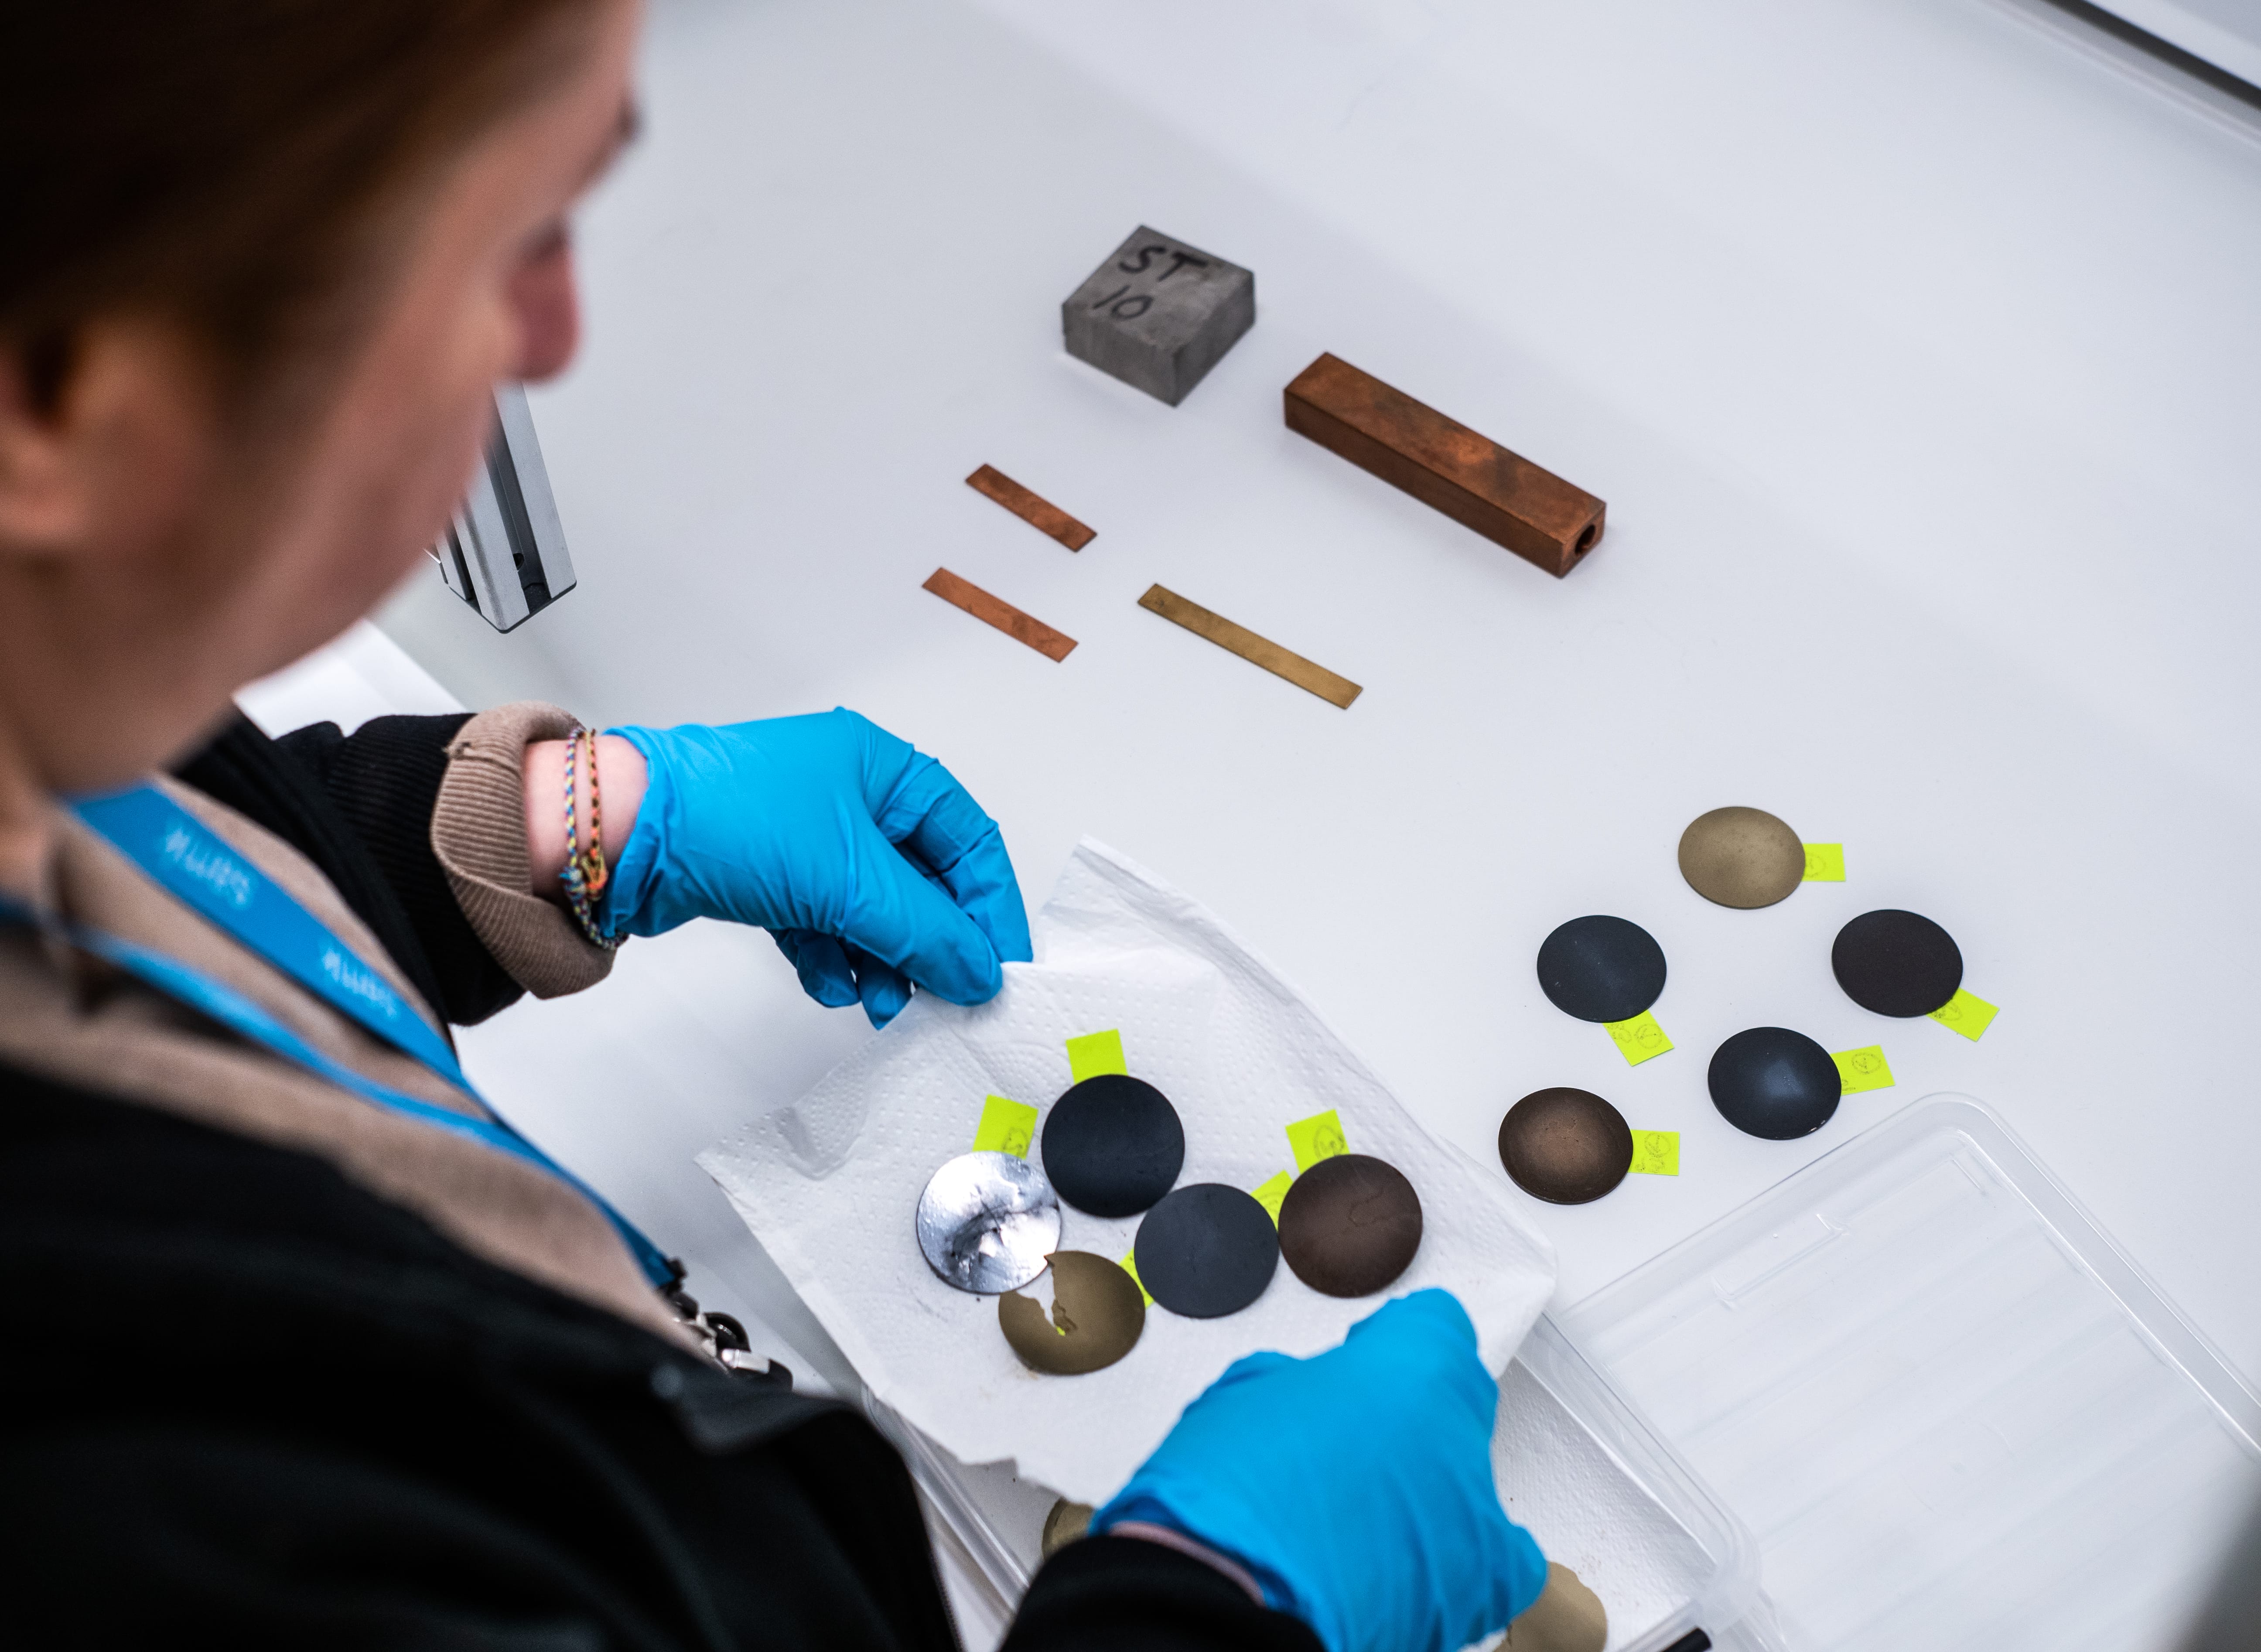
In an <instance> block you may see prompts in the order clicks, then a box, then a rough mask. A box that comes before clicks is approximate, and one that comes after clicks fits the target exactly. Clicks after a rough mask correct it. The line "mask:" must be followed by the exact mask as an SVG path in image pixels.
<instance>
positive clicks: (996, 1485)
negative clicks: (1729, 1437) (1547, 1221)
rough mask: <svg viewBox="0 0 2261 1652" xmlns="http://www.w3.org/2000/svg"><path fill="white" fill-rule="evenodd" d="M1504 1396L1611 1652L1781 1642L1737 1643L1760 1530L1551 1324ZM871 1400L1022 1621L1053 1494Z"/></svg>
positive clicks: (1515, 1462) (1529, 1485) (1516, 1501)
mask: <svg viewBox="0 0 2261 1652" xmlns="http://www.w3.org/2000/svg"><path fill="white" fill-rule="evenodd" d="M1501 1386H1502V1390H1503V1392H1504V1395H1505V1397H1506V1399H1507V1402H1508V1403H1507V1404H1505V1405H1504V1406H1503V1407H1502V1411H1501V1416H1502V1423H1501V1427H1500V1431H1499V1433H1498V1434H1497V1436H1496V1437H1495V1440H1494V1442H1493V1458H1494V1464H1495V1468H1496V1470H1497V1476H1498V1480H1499V1484H1500V1489H1501V1494H1502V1497H1503V1498H1504V1500H1505V1501H1506V1503H1507V1505H1508V1510H1509V1512H1510V1513H1511V1514H1512V1515H1513V1516H1515V1518H1517V1519H1520V1520H1522V1521H1524V1522H1525V1523H1526V1524H1527V1525H1529V1526H1531V1528H1532V1531H1533V1533H1535V1534H1536V1535H1537V1536H1538V1537H1539V1539H1540V1544H1541V1546H1542V1547H1543V1548H1546V1549H1547V1553H1548V1555H1550V1556H1551V1557H1552V1558H1554V1559H1557V1560H1560V1561H1561V1562H1563V1563H1565V1564H1567V1565H1568V1566H1570V1567H1572V1568H1573V1569H1576V1571H1577V1572H1578V1573H1579V1575H1580V1576H1581V1577H1584V1578H1585V1579H1586V1580H1587V1582H1588V1583H1590V1584H1592V1585H1593V1587H1594V1589H1595V1590H1596V1591H1597V1593H1598V1594H1599V1595H1600V1596H1601V1598H1602V1599H1603V1602H1604V1605H1606V1606H1608V1607H1609V1608H1610V1609H1611V1634H1610V1642H1609V1646H1610V1652H1663V1649H1664V1648H1670V1647H1673V1646H1675V1645H1676V1643H1677V1642H1679V1641H1682V1640H1683V1639H1684V1638H1685V1637H1686V1636H1687V1635H1688V1634H1689V1632H1690V1631H1691V1630H1694V1629H1698V1628H1701V1629H1704V1630H1705V1631H1706V1632H1707V1634H1710V1635H1711V1636H1712V1638H1713V1639H1714V1640H1715V1641H1717V1642H1718V1643H1719V1644H1720V1645H1722V1646H1731V1645H1732V1646H1742V1647H1748V1648H1755V1649H1758V1652H1774V1649H1775V1648H1778V1646H1779V1643H1778V1642H1777V1641H1775V1640H1774V1639H1773V1638H1772V1636H1771V1635H1770V1634H1769V1633H1768V1632H1767V1631H1766V1630H1765V1629H1764V1628H1762V1627H1758V1626H1756V1625H1753V1624H1750V1623H1748V1622H1746V1623H1744V1624H1743V1627H1742V1628H1741V1630H1740V1631H1739V1632H1737V1633H1735V1634H1729V1633H1728V1628H1729V1626H1731V1625H1734V1624H1736V1623H1738V1622H1739V1620H1744V1619H1745V1615H1746V1613H1747V1612H1748V1611H1749V1609H1750V1607H1751V1606H1752V1605H1753V1603H1754V1600H1755V1597H1756V1594H1757V1586H1758V1578H1757V1560H1756V1554H1755V1548H1754V1546H1753V1544H1752V1540H1751V1537H1750V1534H1749V1533H1748V1532H1746V1531H1745V1530H1744V1529H1743V1527H1742V1526H1741V1524H1740V1522H1738V1521H1737V1520H1736V1519H1735V1518H1734V1516H1733V1515H1732V1514H1730V1513H1728V1512H1727V1511H1726V1508H1724V1507H1723V1506H1722V1505H1721V1504H1720V1502H1719V1498H1717V1497H1715V1496H1714V1495H1713V1494H1712V1492H1711V1491H1710V1490H1708V1489H1706V1488H1705V1485H1704V1484H1703V1483H1702V1482H1701V1481H1699V1480H1698V1478H1697V1477H1696V1476H1695V1475H1693V1474H1692V1473H1691V1472H1690V1470H1689V1469H1688V1467H1687V1465H1686V1464H1685V1463H1683V1462H1681V1461H1680V1460H1679V1458H1678V1457H1677V1456H1676V1454H1674V1452H1673V1451H1672V1449H1671V1447H1669V1446H1667V1445H1666V1444H1665V1443H1664V1442H1663V1440H1662V1439H1661V1438H1659V1436H1658V1434H1657V1433H1656V1431H1655V1430H1654V1428H1652V1427H1651V1426H1649V1425H1648V1424H1647V1422H1646V1421H1645V1420H1644V1419H1642V1418H1641V1416H1640V1413H1639V1412H1638V1411H1635V1410H1634V1408H1633V1405H1632V1404H1630V1403H1628V1402H1627V1400H1626V1397H1624V1396H1623V1395H1622V1394H1620V1393H1619V1392H1618V1391H1617V1390H1616V1389H1615V1388H1613V1387H1612V1386H1611V1383H1610V1382H1609V1381H1608V1379H1607V1378H1606V1377H1604V1375H1602V1374H1601V1373H1600V1372H1599V1371H1598V1370H1597V1369H1596V1368H1594V1366H1593V1365H1592V1364H1591V1362H1590V1361H1588V1360H1587V1359H1585V1358H1584V1357H1583V1355H1582V1354H1579V1352H1578V1351H1577V1350H1576V1348H1575V1347H1572V1346H1571V1344H1570V1343H1569V1342H1568V1340H1566V1339H1565V1338H1564V1337H1563V1336H1562V1335H1561V1332H1559V1331H1557V1330H1556V1329H1555V1328H1554V1325H1553V1324H1551V1323H1550V1322H1549V1321H1548V1320H1547V1319H1546V1318H1543V1317H1542V1318H1540V1321H1539V1323H1538V1325H1537V1326H1536V1327H1535V1328H1534V1329H1533V1330H1532V1333H1531V1335H1530V1337H1529V1338H1528V1339H1526V1340H1525V1343H1524V1346H1523V1347H1522V1349H1521V1351H1520V1352H1519V1353H1518V1354H1517V1356H1516V1358H1515V1360H1514V1361H1513V1362H1512V1363H1511V1364H1510V1366H1509V1367H1508V1369H1507V1372H1506V1374H1505V1375H1504V1377H1503V1378H1502V1383H1501ZM864 1405H865V1411H867V1412H869V1413H870V1415H871V1417H872V1420H873V1421H874V1422H876V1423H877V1424H878V1425H879V1427H880V1429H881V1431H882V1432H884V1433H886V1435H887V1436H888V1437H889V1438H890V1439H892V1440H894V1442H895V1443H896V1445H897V1446H898V1447H901V1450H902V1452H903V1454H904V1456H905V1458H906V1459H907V1460H908V1462H909V1463H910V1466H911V1472H912V1474H913V1475H914V1476H915V1477H916V1479H917V1481H918V1483H919V1485H920V1487H921V1489H922V1490H924V1491H925V1493H926V1495H927V1498H928V1499H929V1501H930V1505H931V1506H932V1507H933V1509H934V1512H936V1514H937V1516H938V1517H939V1519H941V1521H942V1523H943V1524H944V1526H946V1527H947V1528H948V1531H949V1534H950V1536H951V1538H952V1539H954V1540H955V1541H956V1542H957V1544H958V1547H960V1548H963V1549H964V1550H965V1554H966V1555H967V1557H968V1558H969V1559H970V1560H971V1561H972V1562H973V1565H974V1567H975V1568H976V1569H978V1571H979V1572H980V1577H981V1578H982V1580H983V1581H984V1582H985V1583H986V1584H987V1585H988V1588H989V1589H990V1591H992V1592H993V1593H994V1597H995V1604H996V1605H997V1606H998V1609H999V1611H1000V1612H1001V1613H1009V1612H1010V1611H1011V1609H1012V1606H1013V1605H1014V1603H1015V1602H1016V1601H1018V1600H1019V1598H1020V1597H1021V1595H1022V1593H1023V1591H1025V1590H1026V1589H1027V1587H1028V1584H1029V1580H1030V1577H1032V1576H1033V1575H1034V1574H1035V1571H1036V1569H1037V1560H1038V1550H1039V1544H1040V1540H1041V1536H1042V1533H1043V1527H1044V1516H1045V1515H1046V1513H1047V1512H1050V1510H1051V1508H1052V1504H1053V1502H1054V1500H1055V1499H1054V1498H1053V1494H1052V1492H1051V1491H1050V1490H1046V1489H1045V1488H1044V1487H1042V1486H1038V1485H1036V1484H1033V1483H1030V1482H1027V1481H1023V1480H1022V1479H1020V1478H1019V1477H1018V1476H1016V1475H1014V1474H1013V1473H1012V1471H1011V1470H1010V1469H1009V1468H1008V1467H1007V1466H1005V1465H1001V1464H987V1465H983V1466H980V1467H968V1466H967V1465H965V1464H964V1463H961V1462H958V1461H957V1460H956V1459H955V1458H953V1457H951V1455H950V1454H949V1453H947V1452H945V1451H944V1450H942V1449H941V1448H940V1447H937V1446H936V1445H935V1444H934V1442H933V1441H932V1440H929V1439H928V1438H926V1436H925V1435H924V1434H922V1433H920V1432H919V1431H918V1430H917V1429H916V1428H915V1427H913V1426H911V1425H910V1424H908V1423H907V1422H905V1421H904V1420H903V1419H901V1417H899V1416H898V1415H896V1413H895V1412H894V1411H891V1410H890V1409H888V1407H887V1406H886V1405H885V1404H882V1403H881V1402H880V1401H879V1399H878V1398H876V1397H874V1396H872V1394H871V1393H870V1391H869V1390H866V1391H865V1396H864Z"/></svg>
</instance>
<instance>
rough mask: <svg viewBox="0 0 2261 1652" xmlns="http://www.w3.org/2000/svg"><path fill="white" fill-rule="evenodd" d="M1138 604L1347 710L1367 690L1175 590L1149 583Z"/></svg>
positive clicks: (1275, 675) (1148, 611)
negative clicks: (1212, 612)
mask: <svg viewBox="0 0 2261 1652" xmlns="http://www.w3.org/2000/svg"><path fill="white" fill-rule="evenodd" d="M1138 606H1139V607H1142V608H1144V609H1145V610H1146V612H1147V613H1149V614H1160V615H1161V616H1162V617H1163V618H1164V619H1166V620H1167V621H1170V622H1171V623H1172V624H1174V625H1182V626H1184V627H1185V628H1186V629H1188V631H1191V632H1192V633H1193V634H1194V635H1195V636H1205V637H1207V638H1208V639H1209V641H1210V642H1212V643H1216V644H1217V646H1218V647H1219V648H1221V649H1224V650H1225V651H1226V652H1228V653H1232V654H1238V655H1239V656H1240V657H1241V658H1243V659H1245V660H1246V661H1247V662H1248V663H1249V664H1252V665H1261V666H1262V667H1263V668H1264V669H1265V670H1266V671H1267V672H1271V673H1272V674H1273V675H1274V677H1284V678H1286V679H1288V681H1289V682H1291V683H1293V684H1295V685H1296V687H1298V688H1301V689H1303V690H1304V691H1305V692H1307V693H1314V694H1317V696H1318V697H1319V698H1320V699H1321V700H1326V701H1328V702H1329V703H1330V704H1332V705H1337V706H1340V707H1343V709H1344V710H1346V711H1347V710H1349V709H1350V702H1351V701H1352V700H1356V699H1357V698H1358V697H1359V695H1360V694H1361V693H1365V692H1366V691H1365V690H1364V689H1362V688H1360V686H1358V685H1357V684H1356V683H1354V682H1353V681H1351V680H1350V679H1349V678H1347V677H1338V676H1336V675H1335V674H1334V673H1333V672H1331V671H1329V670H1328V669H1327V668H1326V667H1325V666H1324V665H1318V664H1313V663H1312V662H1311V661H1310V660H1307V659H1305V658H1304V657H1303V656H1302V655H1301V654H1294V653H1290V652H1289V651H1288V650H1286V649H1284V648H1281V646H1280V645H1279V644H1278V643H1274V642H1272V641H1270V640H1269V639H1268V638H1265V637H1261V636H1257V635H1256V633H1255V632H1253V631H1252V630H1249V629H1248V628H1245V626H1238V625H1235V624H1234V623H1233V622H1232V621H1230V620H1228V619H1226V618H1225V617H1224V615H1223V614H1211V613H1210V612H1209V610H1208V609H1207V608H1204V607H1202V606H1201V604H1200V603H1198V602H1188V601H1187V600H1185V599H1184V598H1183V597H1181V596H1180V595H1179V594H1178V593H1176V592H1174V591H1166V590H1165V589H1163V588H1162V587H1161V586H1160V585H1150V586H1149V587H1147V591H1146V594H1145V596H1143V597H1141V598H1139V599H1138Z"/></svg>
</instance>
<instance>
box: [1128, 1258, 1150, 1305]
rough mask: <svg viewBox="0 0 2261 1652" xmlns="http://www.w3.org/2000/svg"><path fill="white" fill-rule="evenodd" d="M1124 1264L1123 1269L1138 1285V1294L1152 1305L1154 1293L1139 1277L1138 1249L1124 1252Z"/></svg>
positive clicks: (1132, 1281) (1133, 1282)
mask: <svg viewBox="0 0 2261 1652" xmlns="http://www.w3.org/2000/svg"><path fill="white" fill-rule="evenodd" d="M1122 1266H1123V1272H1124V1273H1126V1274H1128V1275H1130V1282H1131V1283H1132V1284H1134V1285H1136V1286H1138V1294H1139V1295H1140V1296H1144V1297H1145V1299H1146V1305H1147V1306H1148V1307H1149V1308H1151V1307H1152V1306H1153V1305H1154V1293H1153V1292H1152V1291H1151V1290H1149V1289H1146V1282H1145V1280H1143V1279H1141V1278H1139V1277H1138V1252H1136V1251H1125V1252H1124V1253H1123V1264H1122Z"/></svg>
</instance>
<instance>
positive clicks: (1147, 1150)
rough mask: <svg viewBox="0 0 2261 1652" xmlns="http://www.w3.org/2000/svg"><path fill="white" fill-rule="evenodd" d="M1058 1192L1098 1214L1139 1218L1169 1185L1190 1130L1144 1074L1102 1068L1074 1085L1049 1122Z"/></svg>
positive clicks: (1047, 1145)
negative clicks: (1101, 1071)
mask: <svg viewBox="0 0 2261 1652" xmlns="http://www.w3.org/2000/svg"><path fill="white" fill-rule="evenodd" d="M1185 1162H1186V1131H1185V1126H1184V1125H1183V1124H1180V1123H1179V1122H1178V1110H1177V1109H1176V1108H1174V1107H1173V1106H1171V1105H1170V1101H1169V1097H1167V1096H1166V1095H1163V1094H1162V1092H1161V1091H1159V1090H1158V1089H1156V1088H1154V1087H1153V1086H1152V1085H1151V1084H1148V1083H1146V1082H1145V1081H1143V1080H1139V1079H1134V1078H1130V1077H1129V1076H1127V1075H1125V1074H1121V1073H1102V1074H1100V1075H1099V1076H1098V1077H1097V1078H1088V1079H1086V1080H1084V1081H1083V1082H1082V1083H1080V1084H1072V1085H1070V1086H1069V1087H1068V1088H1067V1089H1066V1092H1065V1093H1064V1094H1063V1095H1061V1096H1060V1098H1059V1100H1058V1101H1057V1102H1054V1103H1052V1114H1051V1116H1050V1117H1047V1118H1046V1119H1045V1120H1044V1174H1045V1176H1046V1177H1047V1178H1048V1179H1049V1180H1050V1181H1051V1182H1052V1190H1053V1191H1054V1192H1055V1193H1057V1194H1059V1196H1060V1197H1061V1198H1063V1199H1065V1200H1066V1201H1067V1203H1070V1204H1072V1205H1073V1206H1075V1208H1076V1209H1077V1210H1087V1211H1088V1212H1090V1213H1091V1214H1092V1215H1093V1216H1136V1215H1138V1212H1139V1211H1141V1210H1145V1209H1146V1207H1147V1206H1149V1205H1151V1204H1152V1203H1154V1201H1155V1200H1157V1199H1159V1198H1160V1197H1161V1196H1163V1195H1164V1194H1166V1193H1167V1192H1168V1191H1169V1190H1170V1186H1171V1184H1172V1183H1173V1182H1175V1181H1177V1179H1178V1172H1179V1171H1180V1170H1181V1168H1183V1167H1184V1165H1185Z"/></svg>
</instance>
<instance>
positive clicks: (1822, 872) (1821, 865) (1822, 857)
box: [1805, 844, 1845, 883]
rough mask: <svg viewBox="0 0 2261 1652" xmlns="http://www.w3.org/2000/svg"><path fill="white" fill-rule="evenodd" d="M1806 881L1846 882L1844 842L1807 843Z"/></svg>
mask: <svg viewBox="0 0 2261 1652" xmlns="http://www.w3.org/2000/svg"><path fill="white" fill-rule="evenodd" d="M1805 881H1806V882H1808V883H1842V882H1844V881H1845V845H1844V844H1806V845H1805Z"/></svg>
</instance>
